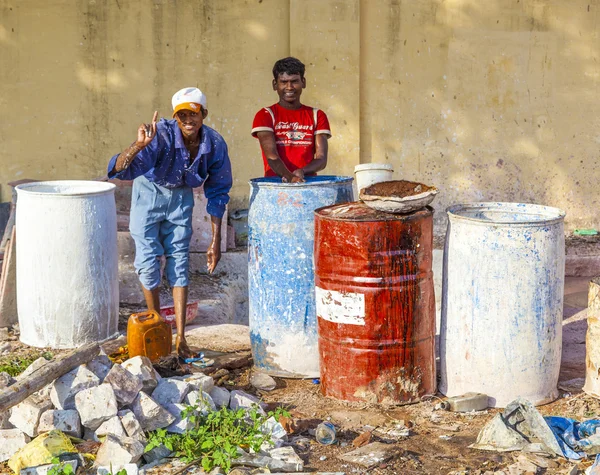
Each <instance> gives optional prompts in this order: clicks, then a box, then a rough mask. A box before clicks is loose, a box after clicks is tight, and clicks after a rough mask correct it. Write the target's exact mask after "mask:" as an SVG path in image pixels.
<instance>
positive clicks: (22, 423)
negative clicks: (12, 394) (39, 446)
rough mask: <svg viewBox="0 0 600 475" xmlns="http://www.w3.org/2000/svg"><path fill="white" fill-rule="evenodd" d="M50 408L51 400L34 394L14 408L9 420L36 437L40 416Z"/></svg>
mask: <svg viewBox="0 0 600 475" xmlns="http://www.w3.org/2000/svg"><path fill="white" fill-rule="evenodd" d="M49 409H52V403H51V402H50V400H48V399H44V398H42V397H40V396H37V395H35V394H33V395H31V396H29V397H28V398H27V399H25V400H24V401H23V402H22V403H20V404H17V405H16V406H15V407H13V408H12V411H11V415H10V418H9V422H10V423H11V424H12V425H13V426H15V427H16V428H17V429H20V430H21V431H23V432H25V433H26V434H27V435H28V436H29V437H36V436H37V435H38V424H39V422H40V416H41V415H42V413H44V412H46V411H47V410H49Z"/></svg>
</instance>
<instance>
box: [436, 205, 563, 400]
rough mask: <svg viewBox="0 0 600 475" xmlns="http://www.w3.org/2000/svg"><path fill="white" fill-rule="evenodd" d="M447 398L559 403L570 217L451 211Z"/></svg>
mask: <svg viewBox="0 0 600 475" xmlns="http://www.w3.org/2000/svg"><path fill="white" fill-rule="evenodd" d="M447 211H448V217H449V223H448V232H447V235H446V246H445V255H444V275H443V290H442V322H441V332H440V362H441V365H440V366H441V377H442V378H441V384H440V391H441V392H442V393H443V394H445V395H447V396H457V395H460V394H463V393H466V392H481V393H486V394H487V395H488V396H489V403H490V406H493V407H494V406H495V407H504V406H505V405H506V404H508V403H509V402H511V401H512V400H513V399H515V398H516V397H518V396H520V397H524V398H527V399H529V400H530V401H531V402H532V403H534V404H544V403H547V402H550V401H552V400H554V399H556V397H558V390H557V388H556V386H557V383H558V373H559V369H560V360H561V348H562V311H563V291H564V266H565V242H564V231H563V220H564V216H565V213H564V212H563V211H561V210H559V209H556V208H549V207H545V206H538V205H533V204H520V203H472V204H461V205H456V206H452V207H450V208H448V210H447Z"/></svg>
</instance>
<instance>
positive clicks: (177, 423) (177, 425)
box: [165, 404, 194, 434]
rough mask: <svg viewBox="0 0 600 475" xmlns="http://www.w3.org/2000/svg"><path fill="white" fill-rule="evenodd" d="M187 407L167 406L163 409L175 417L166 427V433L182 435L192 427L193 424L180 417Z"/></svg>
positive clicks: (179, 405) (180, 405) (182, 405)
mask: <svg viewBox="0 0 600 475" xmlns="http://www.w3.org/2000/svg"><path fill="white" fill-rule="evenodd" d="M187 407H188V406H186V405H185V404H169V405H168V406H166V407H165V409H166V410H167V411H169V412H170V413H171V414H172V415H173V417H175V420H174V421H173V423H172V424H171V425H170V426H168V427H167V432H171V433H173V434H183V433H184V432H187V431H188V430H190V429H191V428H192V427H194V424H192V423H191V422H190V420H189V419H188V418H185V419H182V417H181V412H182V411H183V410H184V409H186V408H187Z"/></svg>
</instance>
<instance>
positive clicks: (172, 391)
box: [152, 378, 191, 407]
mask: <svg viewBox="0 0 600 475" xmlns="http://www.w3.org/2000/svg"><path fill="white" fill-rule="evenodd" d="M190 389H191V387H190V385H189V384H188V383H184V382H183V381H178V380H177V379H170V378H169V379H163V380H162V381H160V382H159V383H158V386H156V389H155V390H154V391H153V392H152V399H154V400H155V401H156V402H157V403H158V404H160V405H161V406H163V407H166V406H167V405H169V404H179V403H180V402H181V401H183V399H184V398H185V396H186V395H187V393H188V392H190Z"/></svg>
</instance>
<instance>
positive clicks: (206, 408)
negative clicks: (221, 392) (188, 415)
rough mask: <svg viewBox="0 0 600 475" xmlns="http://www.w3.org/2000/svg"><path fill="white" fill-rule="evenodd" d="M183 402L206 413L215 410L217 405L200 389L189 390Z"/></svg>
mask: <svg viewBox="0 0 600 475" xmlns="http://www.w3.org/2000/svg"><path fill="white" fill-rule="evenodd" d="M185 403H186V404H187V405H189V406H194V407H197V408H198V412H200V413H202V414H208V413H209V412H212V411H216V410H217V406H216V405H215V403H214V401H213V400H212V398H211V397H210V396H209V395H208V393H205V392H201V391H191V392H190V393H189V394H188V395H187V397H186V398H185Z"/></svg>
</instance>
